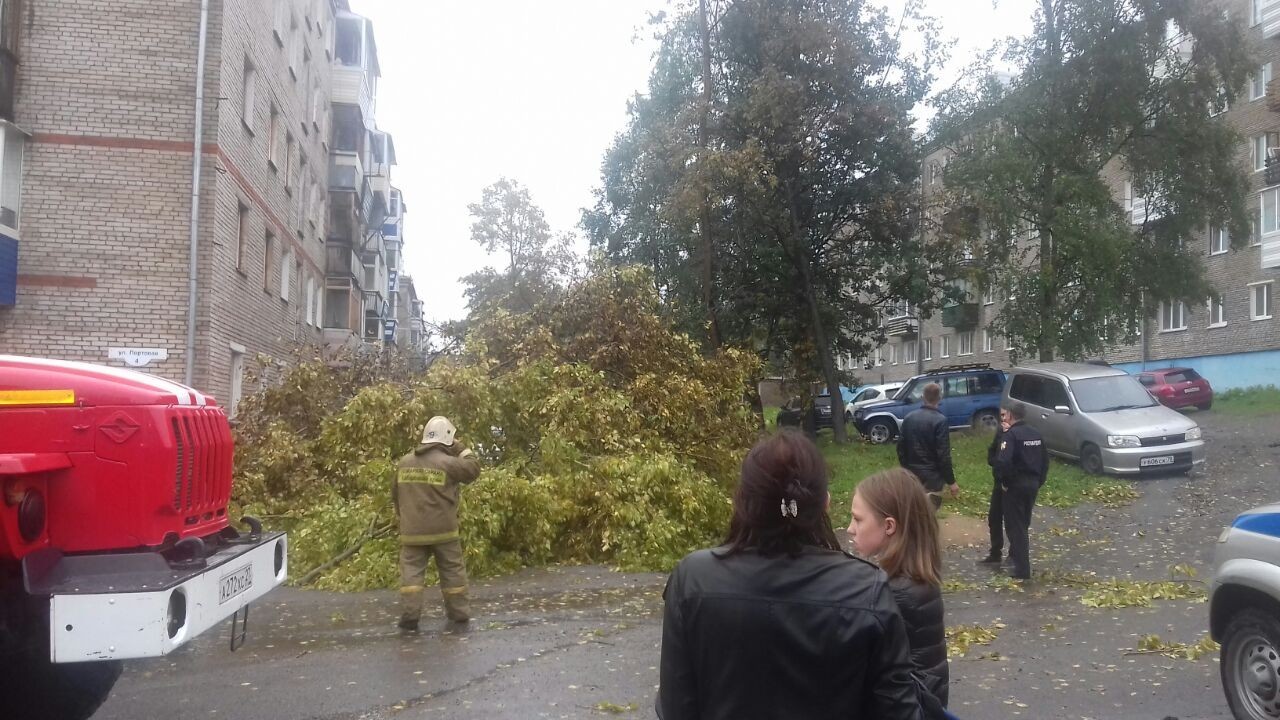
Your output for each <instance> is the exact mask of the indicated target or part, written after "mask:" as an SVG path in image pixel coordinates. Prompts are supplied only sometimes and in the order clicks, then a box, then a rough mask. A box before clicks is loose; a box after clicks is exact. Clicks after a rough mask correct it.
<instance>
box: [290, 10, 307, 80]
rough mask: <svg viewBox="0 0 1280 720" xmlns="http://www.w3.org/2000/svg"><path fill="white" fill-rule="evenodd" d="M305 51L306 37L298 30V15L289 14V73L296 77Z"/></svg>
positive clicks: (295, 78)
mask: <svg viewBox="0 0 1280 720" xmlns="http://www.w3.org/2000/svg"><path fill="white" fill-rule="evenodd" d="M305 51H306V39H305V38H303V37H302V36H301V34H300V33H299V32H298V16H297V15H294V14H293V13H290V14H289V74H290V75H292V76H293V79H294V80H297V79H298V71H299V70H301V69H302V54H303V53H304V52H305Z"/></svg>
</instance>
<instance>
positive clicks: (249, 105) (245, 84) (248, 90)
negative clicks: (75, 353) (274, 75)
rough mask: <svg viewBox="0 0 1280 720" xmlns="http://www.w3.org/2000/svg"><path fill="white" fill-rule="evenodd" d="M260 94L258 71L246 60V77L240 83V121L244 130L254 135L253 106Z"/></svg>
mask: <svg viewBox="0 0 1280 720" xmlns="http://www.w3.org/2000/svg"><path fill="white" fill-rule="evenodd" d="M257 94H258V69H257V68H255V67H254V66H253V63H251V62H249V58H245V59H244V77H243V79H242V82H241V83H240V119H241V121H243V122H244V128H245V129H246V130H248V131H249V132H250V133H253V105H254V102H255V100H256V99H257Z"/></svg>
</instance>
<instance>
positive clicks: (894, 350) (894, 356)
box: [889, 345, 898, 365]
mask: <svg viewBox="0 0 1280 720" xmlns="http://www.w3.org/2000/svg"><path fill="white" fill-rule="evenodd" d="M889 364H890V365H897V364H898V346H897V345H890V346H889Z"/></svg>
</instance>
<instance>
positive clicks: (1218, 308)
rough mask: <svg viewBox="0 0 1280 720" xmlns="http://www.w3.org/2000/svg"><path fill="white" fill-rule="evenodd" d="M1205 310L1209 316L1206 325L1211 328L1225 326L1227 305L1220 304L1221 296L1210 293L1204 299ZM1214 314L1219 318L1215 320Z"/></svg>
mask: <svg viewBox="0 0 1280 720" xmlns="http://www.w3.org/2000/svg"><path fill="white" fill-rule="evenodd" d="M1205 311H1206V313H1207V314H1208V316H1209V324H1208V325H1207V326H1206V327H1208V328H1210V329H1213V328H1220V327H1226V326H1227V307H1226V306H1225V305H1223V304H1222V296H1220V295H1210V296H1209V299H1208V300H1206V301H1205ZM1215 315H1216V316H1218V317H1220V318H1221V319H1218V320H1215V319H1214V317H1215Z"/></svg>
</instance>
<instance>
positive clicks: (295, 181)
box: [289, 144, 307, 227]
mask: <svg viewBox="0 0 1280 720" xmlns="http://www.w3.org/2000/svg"><path fill="white" fill-rule="evenodd" d="M294 169H295V170H296V171H297V175H296V177H294V178H291V179H290V180H289V188H292V189H295V190H297V191H298V227H302V213H303V212H304V211H303V208H302V203H303V202H304V198H305V196H306V193H304V192H303V188H302V179H303V178H304V177H306V172H307V156H306V155H303V154H302V145H301V144H299V145H298V162H297V163H295V164H294Z"/></svg>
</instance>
